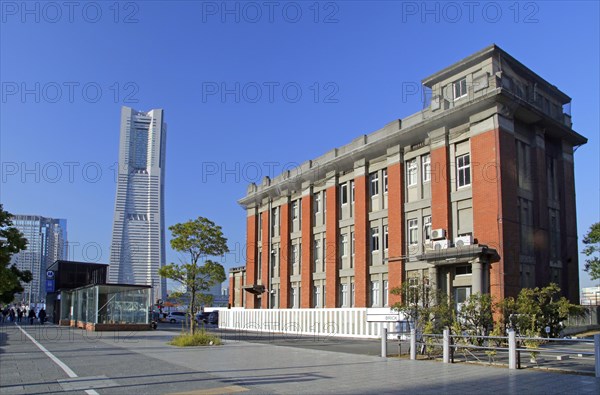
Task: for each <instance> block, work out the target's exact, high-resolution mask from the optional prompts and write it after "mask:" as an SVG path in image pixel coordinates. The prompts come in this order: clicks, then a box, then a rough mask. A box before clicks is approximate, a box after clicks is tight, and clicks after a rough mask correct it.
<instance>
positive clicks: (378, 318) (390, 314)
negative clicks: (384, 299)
mask: <svg viewBox="0 0 600 395" xmlns="http://www.w3.org/2000/svg"><path fill="white" fill-rule="evenodd" d="M401 320H402V318H401V317H400V313H399V312H397V311H392V310H391V309H389V308H387V307H384V308H372V309H367V322H398V321H401Z"/></svg>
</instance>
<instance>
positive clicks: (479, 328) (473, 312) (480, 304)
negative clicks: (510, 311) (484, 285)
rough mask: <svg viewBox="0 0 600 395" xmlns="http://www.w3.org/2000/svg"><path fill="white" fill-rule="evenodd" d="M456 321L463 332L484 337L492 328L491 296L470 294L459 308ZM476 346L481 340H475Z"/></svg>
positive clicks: (480, 343)
mask: <svg viewBox="0 0 600 395" xmlns="http://www.w3.org/2000/svg"><path fill="white" fill-rule="evenodd" d="M457 321H458V323H459V326H460V328H461V330H462V331H463V332H466V333H468V334H469V335H471V336H485V335H487V333H488V331H490V330H491V329H492V328H493V326H494V315H493V311H492V296H491V295H490V294H480V293H476V294H472V295H471V296H469V298H468V299H467V300H465V302H464V303H462V305H461V307H460V311H458V314H457ZM475 343H477V344H478V345H483V339H482V338H477V340H476V341H475Z"/></svg>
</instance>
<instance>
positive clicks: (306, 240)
mask: <svg viewBox="0 0 600 395" xmlns="http://www.w3.org/2000/svg"><path fill="white" fill-rule="evenodd" d="M312 211H313V201H312V195H311V194H309V195H307V196H304V197H303V198H302V213H301V217H300V223H301V225H302V257H301V259H302V261H301V270H302V272H301V275H302V287H301V295H300V307H301V308H310V307H312V306H313V301H312V299H313V296H312V288H313V287H312V284H313V281H312V256H313V231H312V225H313V224H312V222H313V221H312Z"/></svg>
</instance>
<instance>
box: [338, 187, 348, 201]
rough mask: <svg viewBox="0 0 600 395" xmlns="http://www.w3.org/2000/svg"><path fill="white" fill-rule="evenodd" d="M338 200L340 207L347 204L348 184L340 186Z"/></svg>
mask: <svg viewBox="0 0 600 395" xmlns="http://www.w3.org/2000/svg"><path fill="white" fill-rule="evenodd" d="M340 200H341V202H342V205H344V204H347V203H348V184H346V183H344V184H342V185H340Z"/></svg>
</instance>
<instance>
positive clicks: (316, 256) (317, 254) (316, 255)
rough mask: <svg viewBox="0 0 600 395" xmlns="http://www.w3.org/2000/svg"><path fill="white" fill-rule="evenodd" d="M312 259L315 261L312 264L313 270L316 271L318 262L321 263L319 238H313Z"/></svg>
mask: <svg viewBox="0 0 600 395" xmlns="http://www.w3.org/2000/svg"><path fill="white" fill-rule="evenodd" d="M313 256H314V261H315V265H314V270H313V271H315V272H316V271H318V270H319V268H320V263H321V241H320V240H315V243H314V254H313Z"/></svg>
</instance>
